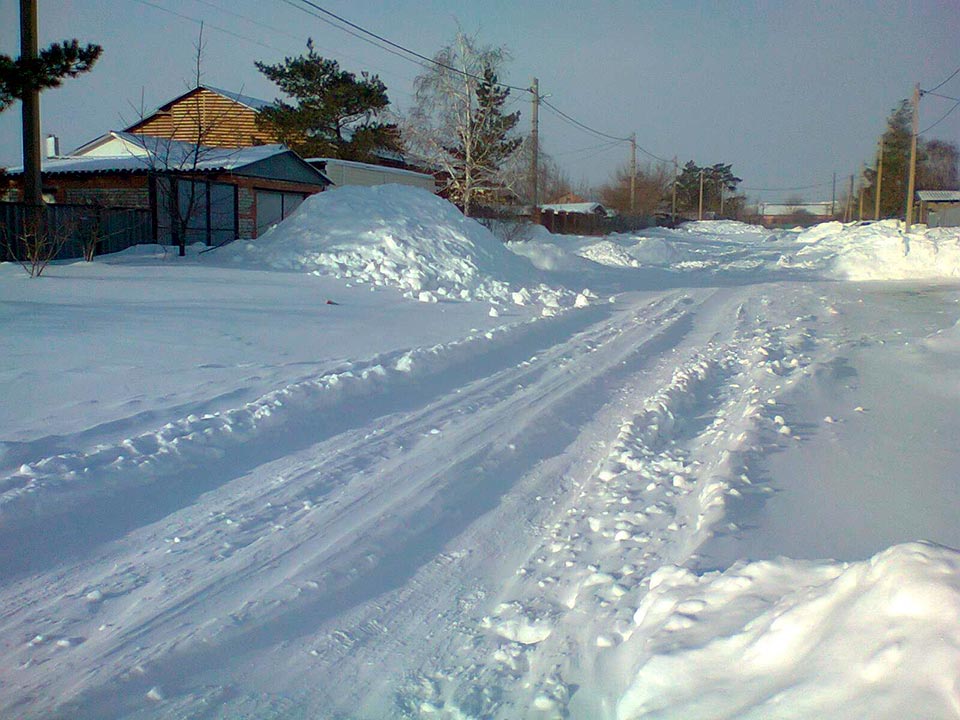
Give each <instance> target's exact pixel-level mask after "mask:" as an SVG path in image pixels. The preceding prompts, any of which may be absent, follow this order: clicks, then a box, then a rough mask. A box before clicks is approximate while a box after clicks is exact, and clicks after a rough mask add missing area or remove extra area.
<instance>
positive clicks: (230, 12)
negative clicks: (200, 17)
mask: <svg viewBox="0 0 960 720" xmlns="http://www.w3.org/2000/svg"><path fill="white" fill-rule="evenodd" d="M193 1H194V2H197V3H200V4H202V5H206V6H207V7H211V8H213V9H214V10H216V11H217V12H220V13H226V14H227V15H232V16H233V17H235V18H239V19H241V20H246V21H247V22H248V23H250V24H251V25H256V26H258V27H262V28H264V29H266V30H272V31H273V32H275V33H279V34H280V35H285V36H286V37H288V38H291V39H292V40H296V41H297V42H303V41H304V38H303V37H302V36H297V35H294V34H293V33H290V32H287V31H286V30H284V29H282V28H278V27H274V26H273V25H267V24H266V23H263V22H260V21H259V20H255V19H254V18H252V17H249V16H248V15H242V14H240V13H238V12H234V11H233V10H228V9H227V8H225V7H220V6H219V5H216V4H214V3H212V2H210V0H193Z"/></svg>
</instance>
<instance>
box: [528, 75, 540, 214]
mask: <svg viewBox="0 0 960 720" xmlns="http://www.w3.org/2000/svg"><path fill="white" fill-rule="evenodd" d="M530 93H531V94H532V95H533V107H532V108H531V111H530V187H531V188H532V197H531V198H530V199H531V201H532V203H533V218H534V220H535V221H536V222H539V221H540V168H539V161H540V158H539V154H540V81H539V80H538V79H537V78H534V79H533V83H532V84H531V85H530Z"/></svg>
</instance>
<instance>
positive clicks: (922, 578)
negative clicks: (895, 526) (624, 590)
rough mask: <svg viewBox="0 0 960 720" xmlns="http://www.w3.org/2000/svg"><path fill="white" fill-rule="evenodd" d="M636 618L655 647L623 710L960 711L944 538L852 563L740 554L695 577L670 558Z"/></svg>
mask: <svg viewBox="0 0 960 720" xmlns="http://www.w3.org/2000/svg"><path fill="white" fill-rule="evenodd" d="M634 622H635V624H636V626H637V630H636V634H637V635H638V636H639V637H642V638H644V640H645V644H646V646H647V648H649V649H651V650H652V656H648V657H647V659H646V660H645V661H643V662H642V663H641V665H640V667H639V668H637V670H636V671H635V675H634V677H633V680H632V682H631V683H630V685H629V688H628V690H627V692H626V693H624V695H623V696H622V697H621V699H620V701H619V703H618V707H617V718H618V719H619V720H627V719H628V718H640V717H644V718H646V717H657V718H664V719H665V718H685V719H688V718H708V717H709V718H718V717H737V718H744V719H747V718H751V719H752V718H756V719H759V718H765V719H770V718H814V717H840V716H842V717H845V718H878V717H883V718H893V717H929V718H932V717H956V715H957V714H958V713H960V693H958V690H960V687H958V682H960V680H958V676H957V673H956V665H955V664H954V663H955V662H956V657H957V648H958V647H960V553H958V552H957V551H955V550H951V549H949V548H946V547H942V546H938V545H932V544H927V543H908V544H904V545H897V546H894V547H892V548H889V549H888V550H885V551H883V552H881V553H878V554H877V555H876V556H874V557H873V558H871V559H869V560H866V561H864V562H856V563H850V564H845V563H812V562H804V561H793V560H787V559H783V558H781V559H780V560H779V561H777V562H755V563H742V562H741V563H737V564H736V565H734V566H733V567H732V568H730V569H729V570H727V571H725V572H723V573H708V574H706V575H703V576H697V575H694V574H693V573H691V572H690V571H688V570H684V569H681V568H677V567H668V566H665V567H663V568H661V569H660V570H658V571H656V572H655V573H653V575H652V576H651V578H650V591H649V593H648V594H647V595H646V596H645V597H644V598H643V601H642V602H641V603H640V607H639V608H638V610H637V611H636V613H635V616H634ZM627 647H629V643H627V644H626V645H625V646H624V648H627ZM950 668H952V670H951V669H950Z"/></svg>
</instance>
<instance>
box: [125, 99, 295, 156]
mask: <svg viewBox="0 0 960 720" xmlns="http://www.w3.org/2000/svg"><path fill="white" fill-rule="evenodd" d="M127 132H131V133H139V134H143V135H153V136H154V137H163V138H171V139H173V140H183V141H186V142H196V141H197V139H198V134H199V135H200V143H201V144H202V145H209V146H211V147H225V148H239V147H250V146H251V145H265V144H270V143H275V142H277V138H276V136H275V135H273V134H272V133H270V132H265V131H264V130H261V129H260V128H258V127H257V113H256V111H255V110H253V109H252V108H249V107H247V106H246V105H242V104H241V103H238V102H235V101H234V100H231V99H230V98H226V97H224V96H223V95H219V94H217V93H215V92H211V91H210V90H207V89H206V88H199V89H197V90H194V91H193V92H191V93H188V94H187V95H185V96H184V97H182V98H180V99H179V100H177V101H175V102H173V103H171V104H169V105H166V106H164V107H163V108H162V109H161V110H159V111H158V112H156V113H155V114H153V115H151V116H150V117H148V118H144V119H143V120H141V121H140V122H138V123H137V124H135V125H132V126H131V127H129V128H127Z"/></svg>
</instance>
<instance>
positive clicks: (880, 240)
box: [781, 220, 960, 281]
mask: <svg viewBox="0 0 960 720" xmlns="http://www.w3.org/2000/svg"><path fill="white" fill-rule="evenodd" d="M795 241H796V242H797V243H798V244H802V245H803V247H802V248H801V249H800V250H798V251H797V252H796V253H793V254H786V255H785V256H784V257H783V258H782V260H781V265H783V266H786V267H808V268H820V269H822V271H823V272H824V274H825V275H827V276H828V277H832V278H835V279H838V280H857V281H861V280H941V279H954V278H960V228H927V227H925V226H923V225H916V226H914V227H913V229H912V230H911V232H904V225H903V223H902V222H900V221H899V220H883V221H881V222H876V223H870V224H867V225H861V224H859V223H857V224H850V225H842V224H840V223H838V222H829V223H822V224H820V225H815V226H814V227H812V228H810V229H808V230H805V231H803V232H801V233H800V234H799V235H797V236H796V238H795Z"/></svg>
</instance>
